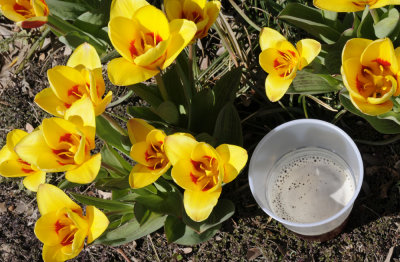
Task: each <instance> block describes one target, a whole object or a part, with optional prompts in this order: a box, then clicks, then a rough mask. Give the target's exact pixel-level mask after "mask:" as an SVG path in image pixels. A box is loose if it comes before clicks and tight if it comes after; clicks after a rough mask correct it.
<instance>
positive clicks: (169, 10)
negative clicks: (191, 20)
mask: <svg viewBox="0 0 400 262" xmlns="http://www.w3.org/2000/svg"><path fill="white" fill-rule="evenodd" d="M164 9H165V13H166V14H167V17H168V20H170V21H172V20H174V19H180V18H182V12H183V9H182V3H181V1H179V0H164Z"/></svg>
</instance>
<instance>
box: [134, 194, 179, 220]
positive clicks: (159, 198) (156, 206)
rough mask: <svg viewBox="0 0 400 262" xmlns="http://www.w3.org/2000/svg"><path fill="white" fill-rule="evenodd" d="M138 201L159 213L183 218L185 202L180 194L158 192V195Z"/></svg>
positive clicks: (141, 197) (140, 197) (147, 196)
mask: <svg viewBox="0 0 400 262" xmlns="http://www.w3.org/2000/svg"><path fill="white" fill-rule="evenodd" d="M136 201H137V203H140V204H142V205H143V206H145V207H146V208H148V209H150V210H151V211H154V212H157V213H162V214H168V215H175V216H178V217H179V216H182V210H183V201H182V195H181V193H180V192H158V193H157V195H155V194H149V195H146V196H139V197H137V198H136Z"/></svg>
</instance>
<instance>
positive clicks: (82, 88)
mask: <svg viewBox="0 0 400 262" xmlns="http://www.w3.org/2000/svg"><path fill="white" fill-rule="evenodd" d="M47 77H48V79H49V83H50V87H48V88H45V89H43V90H42V91H41V92H39V93H38V94H37V95H36V97H35V102H36V104H38V105H39V106H40V107H41V108H42V109H43V110H45V111H47V112H48V113H50V114H52V115H55V116H59V117H64V115H65V113H66V111H67V110H68V109H69V108H70V107H71V105H72V104H74V103H75V102H76V101H78V100H80V99H83V98H84V97H89V98H90V99H91V101H92V103H93V106H94V110H95V114H96V115H100V114H101V113H103V112H104V110H105V108H106V106H107V105H108V104H109V103H110V102H111V99H112V92H111V91H109V92H108V93H107V95H106V96H105V97H104V98H102V97H103V95H104V92H105V84H104V80H103V76H102V68H101V62H100V58H99V55H98V54H97V52H96V49H95V48H94V47H93V46H91V45H90V44H88V43H84V44H82V45H80V46H78V47H77V48H76V49H75V51H74V52H73V53H72V55H71V57H70V58H69V59H68V62H67V65H66V66H56V67H54V68H52V69H50V70H48V71H47Z"/></svg>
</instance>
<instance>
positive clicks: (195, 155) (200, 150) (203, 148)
mask: <svg viewBox="0 0 400 262" xmlns="http://www.w3.org/2000/svg"><path fill="white" fill-rule="evenodd" d="M205 157H207V158H209V159H212V158H215V159H217V160H218V161H220V159H219V155H218V153H217V151H216V150H215V149H214V148H213V147H212V146H211V145H209V144H207V143H204V142H198V143H197V145H196V146H195V148H194V149H193V151H192V154H191V157H190V158H191V159H193V160H195V161H200V160H202V159H204V158H205Z"/></svg>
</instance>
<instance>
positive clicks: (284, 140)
mask: <svg viewBox="0 0 400 262" xmlns="http://www.w3.org/2000/svg"><path fill="white" fill-rule="evenodd" d="M305 147H317V148H323V149H326V150H329V151H331V152H333V153H335V154H337V155H338V156H340V157H341V158H342V159H343V160H344V161H345V162H346V163H347V164H348V166H349V167H350V170H351V173H352V175H353V176H354V177H353V178H354V182H355V191H354V195H353V197H352V198H351V199H350V201H349V202H348V203H347V204H346V205H345V206H344V207H343V208H342V209H341V210H340V211H339V212H337V213H335V214H334V215H332V216H330V217H328V218H326V219H324V220H321V221H317V222H314V223H297V222H292V221H288V220H285V219H283V218H281V217H279V216H278V215H276V214H275V213H274V212H273V211H272V209H271V207H270V204H269V200H268V199H267V198H268V194H267V193H266V190H267V183H268V182H269V180H270V179H268V178H269V176H270V175H271V174H270V170H271V168H272V167H273V166H274V164H275V163H276V162H277V161H278V160H279V159H280V158H281V157H282V156H284V155H285V154H287V153H288V152H291V151H294V150H297V149H301V148H305ZM363 176H364V168H363V163H362V159H361V154H360V152H359V150H358V148H357V146H356V145H355V143H354V142H353V140H352V139H351V138H350V137H349V136H348V135H347V134H346V133H345V132H344V131H343V130H341V129H340V128H338V127H336V126H335V125H332V124H330V123H328V122H325V121H321V120H316V119H300V120H294V121H290V122H287V123H285V124H282V125H280V126H278V127H276V128H275V129H273V130H272V131H270V132H269V133H268V134H267V135H266V136H264V138H263V139H262V140H261V141H260V142H259V143H258V145H257V147H256V149H255V150H254V153H253V155H252V157H251V160H250V167H249V184H250V189H251V192H252V194H253V196H254V198H255V200H256V201H257V203H258V205H259V206H260V207H261V208H262V210H263V211H264V212H265V213H267V214H268V215H269V216H270V217H272V218H273V219H275V220H277V221H279V222H280V223H282V224H283V225H284V226H285V227H286V228H288V229H290V230H291V231H293V232H295V233H297V234H300V235H302V236H306V238H307V236H310V237H311V239H313V238H312V237H314V236H323V235H330V236H332V235H337V233H339V232H340V231H341V229H342V228H343V226H344V224H345V222H346V220H347V218H348V216H349V214H350V212H351V209H352V207H353V204H354V201H355V200H356V198H357V195H358V194H359V192H360V189H361V185H362V181H363ZM338 229H339V232H337V233H334V234H332V232H335V231H338ZM315 239H318V238H315ZM324 240H325V239H324Z"/></svg>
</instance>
